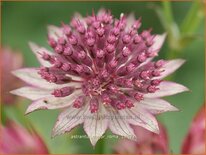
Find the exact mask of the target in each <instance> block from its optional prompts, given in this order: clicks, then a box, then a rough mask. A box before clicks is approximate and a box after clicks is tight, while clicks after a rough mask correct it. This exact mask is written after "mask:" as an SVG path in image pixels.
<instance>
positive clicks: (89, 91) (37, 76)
mask: <svg viewBox="0 0 206 155" xmlns="http://www.w3.org/2000/svg"><path fill="white" fill-rule="evenodd" d="M140 25H141V19H138V20H135V19H134V17H133V16H132V15H131V16H125V15H123V14H121V16H120V19H114V18H113V16H112V15H111V13H110V12H106V11H104V10H101V11H99V13H98V14H97V15H95V14H93V15H92V16H88V17H86V18H82V17H80V15H76V16H75V17H74V18H73V19H72V21H71V23H70V25H67V24H62V26H61V27H55V26H49V34H48V43H49V45H50V46H51V47H52V50H53V51H54V52H50V51H49V50H47V49H45V48H43V47H39V46H37V45H36V44H34V43H30V47H31V49H32V51H33V52H34V53H35V55H36V56H37V58H38V60H39V61H40V63H41V65H42V67H41V68H24V69H20V70H16V71H14V72H13V73H14V74H15V75H16V76H17V77H19V78H20V79H22V80H24V81H26V82H27V83H29V84H30V85H31V86H28V87H24V88H20V89H17V90H14V91H13V93H14V94H16V95H20V96H23V97H27V98H29V99H31V100H33V103H32V104H31V105H30V106H29V107H28V109H27V111H26V113H30V112H32V111H35V110H38V109H58V108H64V109H65V110H64V111H63V112H62V113H61V114H60V115H59V117H58V119H57V122H56V124H55V127H54V129H53V133H52V135H53V136H56V135H60V134H63V133H66V132H69V131H70V130H71V129H72V128H74V127H75V126H77V125H79V124H83V126H84V130H85V132H86V133H87V135H88V137H89V138H90V141H91V143H92V144H93V145H95V144H96V142H97V141H98V139H99V138H100V137H101V136H102V135H103V134H104V133H105V131H106V129H107V128H109V129H110V130H111V131H112V132H113V133H114V134H117V135H120V136H124V137H127V138H131V137H136V136H135V134H134V132H133V129H132V128H131V127H130V124H133V125H139V126H142V127H144V128H146V129H148V130H150V131H152V132H155V133H159V129H158V124H157V121H156V119H155V117H154V115H155V114H158V113H162V112H166V111H177V108H175V107H173V106H172V105H170V104H169V103H168V102H166V101H165V100H162V99H160V97H163V96H169V95H174V94H177V93H180V92H183V91H187V90H188V89H187V88H186V87H184V86H182V85H180V84H176V83H173V82H168V81H163V78H164V77H166V76H167V75H169V74H171V73H172V72H174V71H175V70H176V69H177V68H179V67H180V66H181V65H182V64H183V63H184V60H181V59H176V60H171V61H167V60H159V61H156V62H155V61H152V59H153V58H154V57H155V56H157V55H158V52H159V50H160V48H161V46H162V44H163V41H164V39H165V34H163V35H152V34H151V30H144V31H143V32H139V27H140Z"/></svg>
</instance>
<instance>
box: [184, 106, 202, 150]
mask: <svg viewBox="0 0 206 155" xmlns="http://www.w3.org/2000/svg"><path fill="white" fill-rule="evenodd" d="M182 153H184V154H204V153H205V106H203V107H202V108H201V109H200V111H199V112H198V113H197V115H196V117H195V118H194V120H193V122H192V124H191V126H190V129H189V132H188V134H187V136H186V138H185V140H184V142H183V146H182Z"/></svg>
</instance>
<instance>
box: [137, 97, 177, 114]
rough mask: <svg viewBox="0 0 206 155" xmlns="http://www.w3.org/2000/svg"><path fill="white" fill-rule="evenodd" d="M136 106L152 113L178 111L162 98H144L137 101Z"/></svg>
mask: <svg viewBox="0 0 206 155" xmlns="http://www.w3.org/2000/svg"><path fill="white" fill-rule="evenodd" d="M138 106H141V107H142V108H143V109H145V110H146V111H149V112H150V113H152V114H159V113H163V112H167V111H178V109H177V108H176V107H174V106H173V105H171V104H170V103H169V102H167V101H165V100H162V99H154V98H152V99H150V98H145V99H144V100H142V101H140V102H139V103H138Z"/></svg>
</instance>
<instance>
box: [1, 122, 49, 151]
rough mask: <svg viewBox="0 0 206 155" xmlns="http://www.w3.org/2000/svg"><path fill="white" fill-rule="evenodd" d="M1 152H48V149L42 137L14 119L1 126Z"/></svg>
mask: <svg viewBox="0 0 206 155" xmlns="http://www.w3.org/2000/svg"><path fill="white" fill-rule="evenodd" d="M0 129H1V141H0V153H1V154H31V153H32V154H47V153H48V149H47V147H46V145H45V144H44V142H43V140H42V139H41V137H40V136H39V135H38V134H37V133H36V132H35V131H34V130H33V132H29V131H28V130H27V129H25V128H23V127H22V126H20V125H18V124H16V123H15V122H13V121H9V122H7V124H6V125H5V126H1V127H0Z"/></svg>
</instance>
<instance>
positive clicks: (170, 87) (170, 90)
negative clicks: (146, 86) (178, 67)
mask: <svg viewBox="0 0 206 155" xmlns="http://www.w3.org/2000/svg"><path fill="white" fill-rule="evenodd" d="M158 88H159V90H157V91H156V92H155V93H149V94H145V95H144V97H145V98H159V97H164V96H170V95H174V94H178V93H181V92H184V91H189V89H188V88H187V87H185V86H183V85H181V84H178V83H174V82H169V81H163V82H161V83H160V85H159V86H158Z"/></svg>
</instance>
